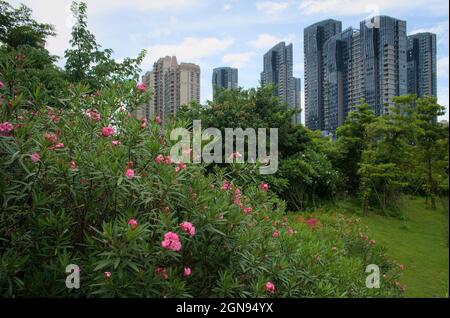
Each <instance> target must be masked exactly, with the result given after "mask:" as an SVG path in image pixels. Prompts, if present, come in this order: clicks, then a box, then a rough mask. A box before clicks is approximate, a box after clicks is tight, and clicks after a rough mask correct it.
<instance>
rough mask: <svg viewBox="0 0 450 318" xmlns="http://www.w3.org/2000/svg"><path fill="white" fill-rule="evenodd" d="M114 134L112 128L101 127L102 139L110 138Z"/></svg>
mask: <svg viewBox="0 0 450 318" xmlns="http://www.w3.org/2000/svg"><path fill="white" fill-rule="evenodd" d="M115 133H116V131H115V130H114V128H112V127H103V128H102V136H103V137H106V138H107V137H111V136H113V135H114V134H115Z"/></svg>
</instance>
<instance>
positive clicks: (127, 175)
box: [125, 169, 134, 180]
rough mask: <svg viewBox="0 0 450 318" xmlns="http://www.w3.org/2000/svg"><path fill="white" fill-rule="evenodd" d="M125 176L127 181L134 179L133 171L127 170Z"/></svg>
mask: <svg viewBox="0 0 450 318" xmlns="http://www.w3.org/2000/svg"><path fill="white" fill-rule="evenodd" d="M125 176H126V177H127V178H128V179H130V180H131V179H133V178H134V170H133V169H128V170H127V171H126V172H125Z"/></svg>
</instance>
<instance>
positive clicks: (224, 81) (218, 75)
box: [212, 67, 238, 96]
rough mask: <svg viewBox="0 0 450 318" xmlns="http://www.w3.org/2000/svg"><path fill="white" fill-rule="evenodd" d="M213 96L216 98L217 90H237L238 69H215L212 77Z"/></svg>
mask: <svg viewBox="0 0 450 318" xmlns="http://www.w3.org/2000/svg"><path fill="white" fill-rule="evenodd" d="M212 86H213V96H216V90H217V88H225V89H236V88H238V69H237V68H232V67H217V68H215V69H213V75H212Z"/></svg>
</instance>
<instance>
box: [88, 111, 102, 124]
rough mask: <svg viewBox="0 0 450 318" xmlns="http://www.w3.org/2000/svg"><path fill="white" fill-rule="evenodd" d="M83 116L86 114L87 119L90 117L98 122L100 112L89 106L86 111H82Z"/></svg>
mask: <svg viewBox="0 0 450 318" xmlns="http://www.w3.org/2000/svg"><path fill="white" fill-rule="evenodd" d="M84 116H86V117H87V118H89V119H92V120H93V121H95V122H99V121H100V119H101V116H100V113H99V112H98V111H97V110H96V109H93V110H91V109H90V108H88V109H86V111H85V112H84Z"/></svg>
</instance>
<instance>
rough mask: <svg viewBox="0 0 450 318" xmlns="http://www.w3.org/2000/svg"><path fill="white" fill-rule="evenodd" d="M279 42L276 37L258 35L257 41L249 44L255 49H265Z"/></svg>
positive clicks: (265, 34) (264, 34)
mask: <svg viewBox="0 0 450 318" xmlns="http://www.w3.org/2000/svg"><path fill="white" fill-rule="evenodd" d="M278 42H279V41H278V38H277V37H276V36H273V35H270V34H267V33H263V34H260V35H258V38H257V39H256V40H253V41H250V42H248V43H249V44H250V45H251V46H252V47H254V48H255V49H265V48H269V47H271V46H274V45H275V44H277V43H278Z"/></svg>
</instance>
